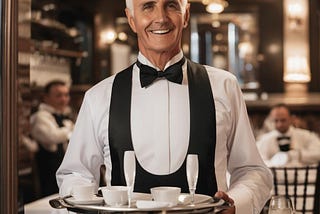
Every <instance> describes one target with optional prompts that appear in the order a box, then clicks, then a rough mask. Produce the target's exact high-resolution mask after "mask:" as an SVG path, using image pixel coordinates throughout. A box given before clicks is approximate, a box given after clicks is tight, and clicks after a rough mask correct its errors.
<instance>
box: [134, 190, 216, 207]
mask: <svg viewBox="0 0 320 214" xmlns="http://www.w3.org/2000/svg"><path fill="white" fill-rule="evenodd" d="M132 201H133V202H136V203H137V204H136V205H137V207H138V208H143V209H145V208H148V209H150V208H160V207H174V206H184V205H188V204H190V203H191V195H190V194H188V193H181V194H180V196H179V203H178V204H177V205H172V204H170V203H169V202H155V201H152V196H151V194H146V193H135V192H134V193H133V197H132ZM212 201H213V199H212V197H210V196H208V195H202V194H195V195H194V204H195V205H197V204H202V203H208V202H212Z"/></svg>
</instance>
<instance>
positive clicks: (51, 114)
mask: <svg viewBox="0 0 320 214" xmlns="http://www.w3.org/2000/svg"><path fill="white" fill-rule="evenodd" d="M69 101H70V95H69V87H68V86H67V85H66V83H65V82H63V81H60V80H54V81H51V82H49V83H48V84H47V85H46V86H45V87H44V96H43V102H42V103H40V105H39V108H38V111H36V112H35V113H34V114H32V116H31V118H30V123H31V136H32V138H33V139H34V140H36V141H37V143H38V146H39V149H38V152H37V153H36V157H35V158H36V163H37V170H38V174H39V180H40V188H41V196H42V197H43V196H47V195H51V194H54V193H57V192H58V186H57V182H56V177H55V173H56V170H57V169H58V167H59V166H60V164H61V162H62V159H63V156H64V153H65V150H66V147H67V143H68V141H69V138H70V135H71V132H72V130H73V126H74V123H73V120H71V113H72V111H71V108H70V107H69Z"/></svg>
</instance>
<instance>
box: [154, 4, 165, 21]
mask: <svg viewBox="0 0 320 214" xmlns="http://www.w3.org/2000/svg"><path fill="white" fill-rule="evenodd" d="M155 15H156V21H158V22H164V21H166V20H167V19H168V14H167V11H166V9H165V8H164V7H158V8H157V10H156V13H155Z"/></svg>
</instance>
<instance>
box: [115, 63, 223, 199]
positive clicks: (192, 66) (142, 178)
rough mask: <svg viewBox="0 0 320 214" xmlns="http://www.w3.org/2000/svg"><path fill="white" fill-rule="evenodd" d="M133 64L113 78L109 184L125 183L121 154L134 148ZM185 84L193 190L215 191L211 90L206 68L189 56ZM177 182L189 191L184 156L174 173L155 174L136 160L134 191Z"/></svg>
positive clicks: (211, 193) (183, 189) (203, 192)
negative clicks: (195, 165)
mask: <svg viewBox="0 0 320 214" xmlns="http://www.w3.org/2000/svg"><path fill="white" fill-rule="evenodd" d="M132 68H133V65H132V66H130V67H129V68H127V69H125V70H123V71H121V72H120V73H118V74H117V75H116V77H115V79H114V82H113V87H112V94H111V103H110V112H109V146H110V153H111V162H112V179H111V183H112V185H126V182H125V178H124V172H123V156H124V152H125V151H127V150H133V145H132V139H131V128H130V126H131V125H130V113H131V88H132ZM187 74H188V87H189V99H190V137H189V147H188V154H198V157H199V175H198V183H197V189H196V193H199V194H206V195H210V196H212V195H214V194H215V192H216V191H217V183H216V178H215V169H214V156H215V143H216V118H215V106H214V100H213V95H212V90H211V86H210V82H209V78H208V74H207V71H206V69H205V68H204V67H203V66H202V65H200V64H196V63H193V62H191V61H189V60H188V69H187ZM155 186H177V187H181V191H182V192H185V193H187V192H189V189H188V182H187V176H186V158H185V160H184V162H183V165H182V166H181V167H180V168H179V169H178V170H177V171H176V172H174V173H171V174H168V175H154V174H151V173H149V172H147V171H146V170H144V169H143V168H142V167H141V165H140V164H139V162H138V161H136V178H135V186H134V191H135V192H144V193H149V192H150V188H151V187H155Z"/></svg>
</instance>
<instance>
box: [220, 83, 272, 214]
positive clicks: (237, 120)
mask: <svg viewBox="0 0 320 214" xmlns="http://www.w3.org/2000/svg"><path fill="white" fill-rule="evenodd" d="M227 84H228V85H226V91H227V92H226V93H227V96H228V99H229V100H230V106H229V107H230V114H231V115H230V117H231V118H232V119H231V121H232V122H231V124H229V126H231V130H230V133H229V136H228V142H227V146H228V151H229V153H228V171H229V173H230V187H229V190H228V191H227V193H228V194H229V195H230V197H231V198H233V199H234V201H235V206H236V213H237V214H249V213H255V214H258V213H260V211H261V209H262V208H263V206H264V205H265V203H266V201H267V200H268V199H269V197H270V193H271V189H272V185H273V184H272V174H271V171H270V170H269V169H268V168H267V166H266V165H265V164H264V162H263V160H262V159H261V156H260V155H259V152H258V150H257V147H256V144H255V139H254V136H253V133H252V130H251V125H250V122H249V119H248V114H247V109H246V106H245V102H244V99H243V97H242V93H241V90H240V87H239V86H238V83H237V81H236V79H234V80H233V81H231V80H230V82H227Z"/></svg>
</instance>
